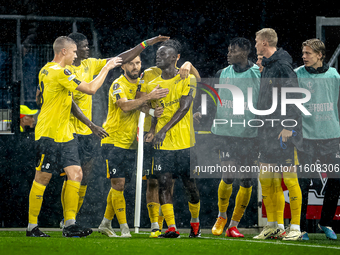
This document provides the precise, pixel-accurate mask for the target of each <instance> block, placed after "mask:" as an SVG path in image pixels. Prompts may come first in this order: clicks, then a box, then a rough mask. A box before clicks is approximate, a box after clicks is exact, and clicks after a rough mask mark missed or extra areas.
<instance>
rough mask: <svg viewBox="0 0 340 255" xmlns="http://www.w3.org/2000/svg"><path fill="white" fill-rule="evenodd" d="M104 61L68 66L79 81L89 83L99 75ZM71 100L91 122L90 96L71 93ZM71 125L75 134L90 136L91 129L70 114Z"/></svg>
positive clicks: (86, 60) (96, 60)
mask: <svg viewBox="0 0 340 255" xmlns="http://www.w3.org/2000/svg"><path fill="white" fill-rule="evenodd" d="M106 62H107V61H106V59H95V58H88V59H84V60H83V61H81V64H80V66H73V65H71V66H68V67H67V68H70V70H72V71H73V72H74V74H75V75H76V76H77V79H78V80H80V81H86V82H88V83H89V82H91V81H92V80H93V79H94V78H95V76H96V75H98V74H99V73H100V71H101V70H102V68H103V67H104V66H105V65H106ZM73 100H74V102H75V103H76V104H77V105H78V106H79V108H80V110H81V111H82V112H83V113H84V115H85V116H86V117H87V118H88V119H89V120H92V95H87V94H85V93H82V92H81V91H78V90H76V91H75V92H73ZM71 123H72V125H73V126H74V129H75V132H76V133H77V134H80V135H90V134H92V131H91V129H90V128H89V127H88V126H86V125H85V124H84V123H83V122H81V121H80V120H78V119H77V118H76V117H74V115H73V114H72V113H71Z"/></svg>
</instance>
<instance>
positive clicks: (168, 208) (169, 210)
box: [161, 204, 176, 227]
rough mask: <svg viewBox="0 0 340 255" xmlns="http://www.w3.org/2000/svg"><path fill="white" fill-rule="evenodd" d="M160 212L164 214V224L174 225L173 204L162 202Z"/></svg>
mask: <svg viewBox="0 0 340 255" xmlns="http://www.w3.org/2000/svg"><path fill="white" fill-rule="evenodd" d="M161 208H162V212H163V215H164V219H165V221H166V224H167V225H168V226H169V227H170V226H171V225H176V222H175V213H174V205H173V204H164V205H162V206H161Z"/></svg>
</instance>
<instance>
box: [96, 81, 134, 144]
mask: <svg viewBox="0 0 340 255" xmlns="http://www.w3.org/2000/svg"><path fill="white" fill-rule="evenodd" d="M138 83H139V78H138V80H137V83H131V82H129V81H128V80H127V79H126V78H125V76H124V75H121V76H120V77H119V78H118V79H116V80H115V81H114V82H113V83H112V85H111V87H110V90H109V109H108V113H107V118H106V122H105V123H104V124H103V127H104V129H105V130H106V132H107V133H108V134H109V137H105V138H104V139H103V140H102V144H113V145H114V146H115V147H119V148H123V149H136V148H134V146H132V145H133V142H134V141H135V140H136V136H137V128H138V119H139V111H138V110H133V111H129V112H123V110H122V109H121V108H120V107H118V105H117V101H118V100H119V99H121V98H126V99H128V100H134V99H135V98H136V91H137V86H138Z"/></svg>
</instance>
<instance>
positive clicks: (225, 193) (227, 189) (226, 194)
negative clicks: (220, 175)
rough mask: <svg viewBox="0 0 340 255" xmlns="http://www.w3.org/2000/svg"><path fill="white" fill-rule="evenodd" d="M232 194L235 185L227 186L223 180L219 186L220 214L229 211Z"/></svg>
mask: <svg viewBox="0 0 340 255" xmlns="http://www.w3.org/2000/svg"><path fill="white" fill-rule="evenodd" d="M232 192H233V185H232V184H226V183H225V182H224V181H223V180H221V182H220V185H219V186H218V210H219V212H220V213H224V212H226V211H227V209H228V205H229V199H230V196H231V193H232ZM223 218H226V217H223Z"/></svg>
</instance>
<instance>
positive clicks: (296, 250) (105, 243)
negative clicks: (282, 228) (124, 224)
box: [0, 231, 340, 255]
mask: <svg viewBox="0 0 340 255" xmlns="http://www.w3.org/2000/svg"><path fill="white" fill-rule="evenodd" d="M46 233H48V234H49V235H50V236H51V237H50V238H32V237H26V236H25V232H24V231H0V251H1V254H2V255H12V254H20V255H31V254H32V255H39V254H47V255H53V254H65V255H66V254H72V255H78V254H79V255H85V254H100V255H103V254H112V255H118V254H134V255H137V254H148V255H152V254H193V255H196V254H228V255H229V254H230V255H236V254H261V255H265V254H277V255H286V254H299V255H312V254H318V255H323V254H334V255H336V254H340V241H339V240H338V241H330V240H327V239H326V237H325V235H324V234H310V235H309V236H310V239H311V240H310V241H290V242H287V241H280V240H253V239H252V237H253V235H245V238H242V239H234V238H227V237H224V235H221V236H213V235H212V234H203V235H202V237H201V238H195V239H192V238H189V237H188V234H181V237H180V238H178V239H157V238H149V237H148V236H149V233H146V232H141V233H139V234H135V233H132V238H109V237H107V236H104V235H102V234H99V233H98V232H94V233H92V235H90V236H88V237H86V238H64V237H62V233H61V232H59V231H51V232H48V231H47V232H46ZM338 238H339V236H338Z"/></svg>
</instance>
